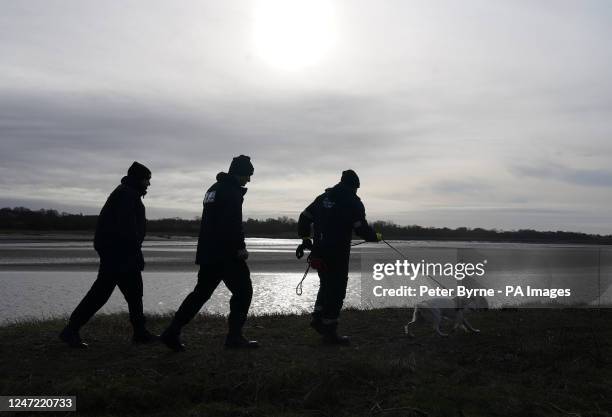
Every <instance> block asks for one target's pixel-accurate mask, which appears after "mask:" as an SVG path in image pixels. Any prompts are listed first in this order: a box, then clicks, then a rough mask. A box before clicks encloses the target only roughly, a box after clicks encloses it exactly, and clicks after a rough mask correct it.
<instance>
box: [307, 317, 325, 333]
mask: <svg viewBox="0 0 612 417" xmlns="http://www.w3.org/2000/svg"><path fill="white" fill-rule="evenodd" d="M310 327H312V328H313V329H314V331H315V332H317V333H319V334H321V335H322V334H325V325H324V324H323V322H322V321H321V319H320V318H319V317H313V318H312V320H310Z"/></svg>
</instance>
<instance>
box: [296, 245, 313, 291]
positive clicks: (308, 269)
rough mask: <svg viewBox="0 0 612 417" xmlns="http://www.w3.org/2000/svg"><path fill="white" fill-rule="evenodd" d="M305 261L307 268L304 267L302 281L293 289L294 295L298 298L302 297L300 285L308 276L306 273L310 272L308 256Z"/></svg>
mask: <svg viewBox="0 0 612 417" xmlns="http://www.w3.org/2000/svg"><path fill="white" fill-rule="evenodd" d="M307 261H308V266H307V267H306V271H305V272H304V276H303V277H302V280H301V281H300V282H299V284H298V285H297V287H295V293H296V294H297V296H298V297H301V296H302V283H303V282H304V280H305V279H306V276H307V275H308V271H310V255H308V259H307Z"/></svg>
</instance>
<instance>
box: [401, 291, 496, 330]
mask: <svg viewBox="0 0 612 417" xmlns="http://www.w3.org/2000/svg"><path fill="white" fill-rule="evenodd" d="M488 308H489V303H488V302H487V299H486V298H484V297H481V296H476V297H470V298H465V297H455V298H431V299H429V300H425V301H421V302H420V303H418V304H417V305H416V307H415V308H414V313H413V314H412V321H411V322H410V323H408V324H406V325H405V326H404V333H406V334H407V335H408V336H410V337H414V334H412V332H411V331H410V326H411V325H413V324H416V323H418V322H420V321H425V322H430V323H431V324H432V325H433V329H434V330H435V331H436V333H438V334H439V335H440V336H448V333H444V332H442V331H441V330H440V324H441V323H442V319H446V320H453V321H454V325H453V331H454V330H457V329H458V328H462V329H463V330H465V331H466V332H467V331H471V332H473V333H480V330H478V329H475V328H474V327H472V325H471V324H470V323H469V322H468V321H467V319H466V318H465V314H466V313H467V312H469V311H475V310H486V309H488Z"/></svg>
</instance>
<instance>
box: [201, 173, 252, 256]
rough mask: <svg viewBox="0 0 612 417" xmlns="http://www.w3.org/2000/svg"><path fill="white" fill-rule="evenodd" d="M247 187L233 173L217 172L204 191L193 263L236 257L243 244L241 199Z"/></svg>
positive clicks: (243, 246) (242, 199)
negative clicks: (214, 178)
mask: <svg viewBox="0 0 612 417" xmlns="http://www.w3.org/2000/svg"><path fill="white" fill-rule="evenodd" d="M246 192H247V189H246V188H244V187H241V186H240V184H239V183H238V180H237V179H236V178H235V177H234V176H233V175H229V174H226V173H225V172H220V173H218V174H217V182H216V183H215V184H213V185H212V187H210V188H209V189H208V191H206V194H205V195H204V202H203V206H204V208H203V210H202V223H201V224H200V236H199V238H198V250H197V253H196V264H198V265H202V264H211V263H217V262H224V261H228V260H235V259H237V256H238V251H239V250H240V249H244V248H245V244H244V229H243V227H242V202H243V201H244V194H245V193H246Z"/></svg>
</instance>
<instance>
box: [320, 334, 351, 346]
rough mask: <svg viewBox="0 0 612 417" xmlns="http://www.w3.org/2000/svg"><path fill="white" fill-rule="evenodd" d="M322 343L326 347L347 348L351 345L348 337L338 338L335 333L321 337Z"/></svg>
mask: <svg viewBox="0 0 612 417" xmlns="http://www.w3.org/2000/svg"><path fill="white" fill-rule="evenodd" d="M323 343H325V344H326V345H337V346H348V345H350V344H351V339H350V338H349V337H348V336H340V335H339V334H337V333H336V332H334V333H326V334H324V335H323Z"/></svg>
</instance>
